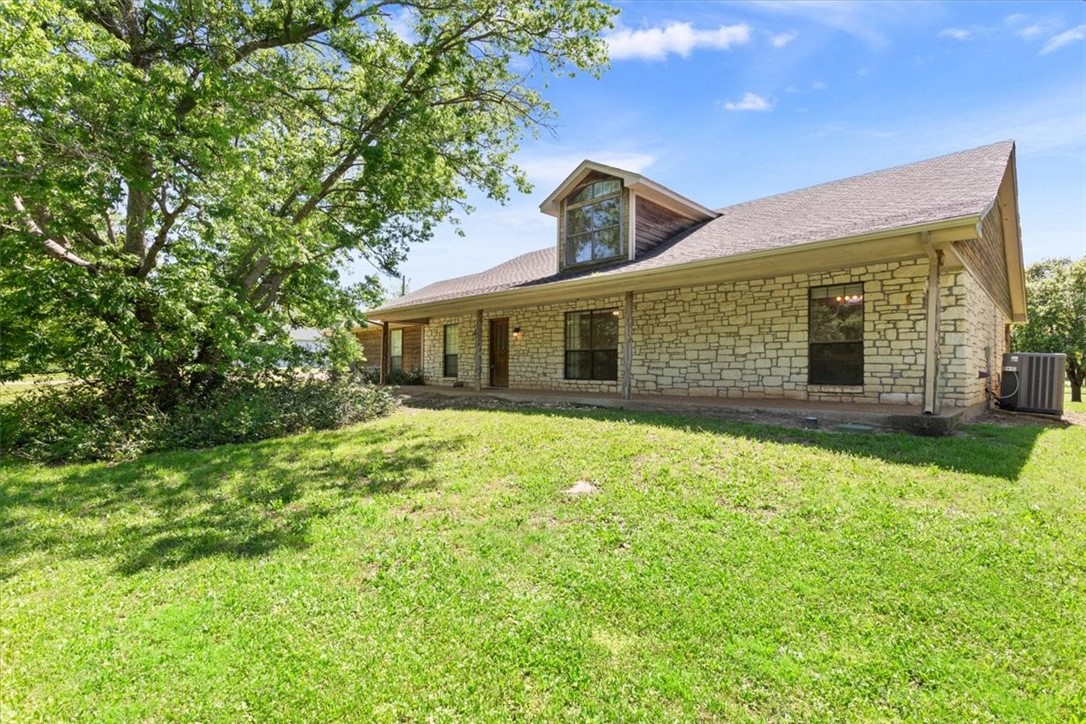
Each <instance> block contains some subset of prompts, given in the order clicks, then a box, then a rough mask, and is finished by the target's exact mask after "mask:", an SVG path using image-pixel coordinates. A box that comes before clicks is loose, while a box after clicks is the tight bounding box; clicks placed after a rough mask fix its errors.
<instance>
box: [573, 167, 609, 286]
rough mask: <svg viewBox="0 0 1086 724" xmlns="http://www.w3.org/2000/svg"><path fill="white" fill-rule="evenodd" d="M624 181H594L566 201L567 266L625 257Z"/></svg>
mask: <svg viewBox="0 0 1086 724" xmlns="http://www.w3.org/2000/svg"><path fill="white" fill-rule="evenodd" d="M621 193H622V182H621V181H619V180H618V179H615V178H609V179H603V180H601V181H593V182H592V183H588V184H585V185H584V186H582V187H581V188H579V189H577V190H576V191H575V192H573V194H572V195H571V196H570V197H569V198H568V199H567V201H566V264H567V265H572V264H588V263H591V262H595V261H603V260H606V259H612V258H615V257H618V256H620V255H621V254H622V239H621V224H620V219H621V218H622V199H621Z"/></svg>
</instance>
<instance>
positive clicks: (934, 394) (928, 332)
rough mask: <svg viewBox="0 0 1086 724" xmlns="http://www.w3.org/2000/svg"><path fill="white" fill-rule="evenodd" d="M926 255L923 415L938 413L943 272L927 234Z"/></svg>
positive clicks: (941, 254)
mask: <svg viewBox="0 0 1086 724" xmlns="http://www.w3.org/2000/svg"><path fill="white" fill-rule="evenodd" d="M921 243H923V245H924V250H925V251H927V253H928V289H927V294H926V295H925V298H924V311H925V312H927V319H926V324H925V341H926V343H927V344H926V347H925V353H924V414H925V415H935V414H938V412H939V396H938V390H937V389H936V387H937V384H938V379H939V307H940V303H939V275H940V272H942V270H943V252H942V251H936V250H935V249H934V248H933V247H932V246H931V244H930V243H928V239H927V232H925V233H924V238H923V240H922V242H921Z"/></svg>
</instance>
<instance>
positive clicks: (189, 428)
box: [0, 375, 398, 463]
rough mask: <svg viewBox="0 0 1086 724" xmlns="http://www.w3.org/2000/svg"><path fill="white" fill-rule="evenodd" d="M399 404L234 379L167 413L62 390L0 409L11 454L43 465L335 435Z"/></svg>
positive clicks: (378, 393)
mask: <svg viewBox="0 0 1086 724" xmlns="http://www.w3.org/2000/svg"><path fill="white" fill-rule="evenodd" d="M397 404H398V400H397V398H396V397H395V396H393V395H392V394H391V393H390V392H389V391H388V390H386V389H384V388H377V387H373V386H371V385H367V384H363V383H360V382H359V381H356V380H354V379H352V378H349V377H343V376H340V377H335V378H333V379H329V380H323V379H319V378H301V377H294V376H286V375H282V376H274V377H267V378H265V379H263V380H259V381H257V380H253V379H233V380H230V381H228V382H227V383H226V384H224V385H221V386H219V387H216V388H215V389H214V390H212V391H211V392H209V393H208V394H207V395H205V396H204V397H202V398H199V399H189V400H186V401H183V402H181V403H179V404H177V405H175V406H174V407H172V408H171V409H170V410H169V411H168V412H163V411H161V410H160V409H159V408H157V407H156V406H155V405H154V404H153V403H152V402H151V401H150V400H149V399H147V398H146V397H143V398H141V397H139V396H133V395H131V394H127V393H126V394H110V393H108V392H103V391H102V390H101V389H99V388H97V387H94V386H91V385H82V384H73V385H58V386H47V387H41V388H39V389H38V390H35V391H34V392H28V393H25V394H24V395H22V396H20V397H19V398H17V399H16V400H14V401H13V402H11V403H10V404H7V405H4V406H0V438H2V439H3V441H4V446H3V454H4V455H5V456H11V457H17V458H22V459H28V460H34V461H37V462H44V463H70V462H81V461H87V460H121V459H130V458H133V457H136V456H137V455H139V454H142V453H145V452H150V451H153V450H171V449H175V448H202V447H211V446H214V445H222V444H225V443H238V442H253V441H256V440H264V439H266V438H271V437H281V436H283V435H291V434H294V433H297V432H302V431H305V430H328V429H333V428H337V427H342V426H344V425H350V424H353V423H356V422H361V421H363V420H369V419H373V418H375V417H378V416H381V415H384V414H387V413H388V412H390V411H391V410H392V409H393V408H394V407H395V406H396V405H397Z"/></svg>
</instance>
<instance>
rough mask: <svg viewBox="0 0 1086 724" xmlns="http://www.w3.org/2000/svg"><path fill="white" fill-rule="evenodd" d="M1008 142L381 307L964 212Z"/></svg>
mask: <svg viewBox="0 0 1086 724" xmlns="http://www.w3.org/2000/svg"><path fill="white" fill-rule="evenodd" d="M1013 149H1014V143H1013V141H1002V142H1000V143H994V144H991V145H989V146H982V147H980V148H975V149H972V150H969V151H962V152H959V153H953V154H949V155H947V156H940V157H938V158H933V159H929V160H927V161H920V162H918V163H911V164H908V165H905V166H897V167H895V168H890V169H886V170H884V171H876V172H874V173H868V174H864V175H862V176H853V177H851V178H846V179H842V180H840V181H831V182H829V183H824V184H819V185H817V186H810V187H808V188H805V189H800V190H798V191H790V192H788V193H783V194H777V195H776V196H769V197H766V198H763V199H757V200H755V201H747V202H745V203H741V204H736V205H734V206H728V207H725V208H722V209H719V213H720V216H718V217H717V218H715V219H712V220H710V221H707V222H705V223H703V224H700V225H698V226H695V227H694V228H693V229H691V230H688V231H685V232H683V233H681V234H679V235H677V236H676V237H675V238H674V239H672V240H670V241H668V242H665V243H663V244H661V245H660V246H659V247H657V248H656V249H655V250H653V251H652V252H650V253H649V254H647V255H644V256H641V257H639V258H637V259H635V260H634V261H627V262H620V263H617V264H615V265H612V266H610V267H607V268H604V269H600V268H598V267H597V268H594V269H592V270H590V271H576V272H566V273H563V274H556V273H555V272H556V270H557V268H558V264H557V259H556V250H555V248H554V247H548V248H546V249H539V250H538V251H533V252H529V253H527V254H523V255H521V256H518V257H516V258H515V259H511V260H510V261H507V262H505V263H504V264H499V265H498V266H496V267H493V268H491V269H488V270H486V271H483V272H479V273H478V274H469V275H468V276H463V277H458V278H456V279H449V280H446V281H441V282H436V283H434V284H430V285H429V286H426V287H423V288H422V289H419V290H418V291H416V292H412V293H411V294H408V295H406V296H404V297H400V298H399V299H396V300H394V301H392V302H390V303H388V304H386V305H385V306H384V307H383V308H384V309H390V310H391V309H397V308H401V307H413V306H416V305H421V304H428V303H433V302H440V301H447V300H450V299H461V298H466V297H472V296H477V295H482V294H489V293H492V292H499V291H505V290H509V289H514V288H517V287H528V286H531V287H537V286H539V285H541V284H548V283H551V282H557V281H562V280H565V279H571V278H575V277H579V276H584V275H587V274H596V275H606V276H611V275H616V274H625V273H629V272H634V271H644V270H649V269H660V268H664V267H670V266H675V265H679V264H687V263H691V262H698V261H705V260H708V259H719V258H726V257H729V256H735V255H739V254H746V253H750V252H756V251H769V250H774V249H786V248H788V247H793V246H799V245H801V244H810V243H814V242H819V241H827V240H831V239H845V238H849V237H853V236H862V235H867V234H873V233H878V232H883V231H891V230H893V229H897V228H901V227H907V226H915V225H919V224H929V223H934V222H938V221H944V220H949V219H956V218H961V217H969V216H980V215H981V214H983V213H984V212H985V211H986V210H987V209H988V207H989V206H990V205H991V204H992V202H993V201H994V199H995V198H996V194H997V192H998V190H999V185H1000V182H1001V181H1002V179H1003V173H1004V170H1005V169H1006V167H1007V162H1008V160H1009V158H1010V154H1011V152H1012V150H1013Z"/></svg>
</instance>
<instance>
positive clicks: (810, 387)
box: [807, 383, 864, 395]
mask: <svg viewBox="0 0 1086 724" xmlns="http://www.w3.org/2000/svg"><path fill="white" fill-rule="evenodd" d="M807 391H808V392H830V393H833V394H835V395H862V394H863V391H864V386H863V385H817V384H813V383H808V384H807Z"/></svg>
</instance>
